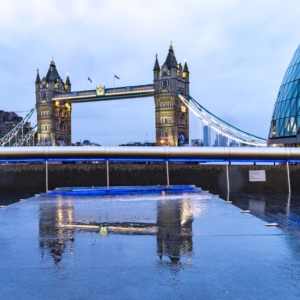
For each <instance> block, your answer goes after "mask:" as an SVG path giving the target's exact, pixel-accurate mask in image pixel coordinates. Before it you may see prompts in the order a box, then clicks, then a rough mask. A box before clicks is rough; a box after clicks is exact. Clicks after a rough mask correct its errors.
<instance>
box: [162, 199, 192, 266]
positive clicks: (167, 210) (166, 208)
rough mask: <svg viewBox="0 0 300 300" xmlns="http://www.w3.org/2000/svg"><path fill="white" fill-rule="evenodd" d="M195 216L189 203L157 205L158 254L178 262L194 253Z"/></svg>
mask: <svg viewBox="0 0 300 300" xmlns="http://www.w3.org/2000/svg"><path fill="white" fill-rule="evenodd" d="M192 221H193V216H192V213H191V210H190V207H189V204H188V202H187V201H185V200H183V201H163V200H162V201H159V202H158V205H157V226H158V231H157V253H158V255H159V257H160V258H162V256H164V255H166V256H169V258H170V259H171V261H172V262H178V261H179V260H180V257H181V256H182V255H184V254H189V253H191V251H192V247H193V244H192Z"/></svg>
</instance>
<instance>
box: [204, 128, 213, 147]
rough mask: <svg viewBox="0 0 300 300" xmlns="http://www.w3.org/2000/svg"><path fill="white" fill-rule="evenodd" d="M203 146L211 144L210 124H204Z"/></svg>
mask: <svg viewBox="0 0 300 300" xmlns="http://www.w3.org/2000/svg"><path fill="white" fill-rule="evenodd" d="M203 146H204V147H210V146H211V128H210V126H203Z"/></svg>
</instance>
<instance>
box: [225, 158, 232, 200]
mask: <svg viewBox="0 0 300 300" xmlns="http://www.w3.org/2000/svg"><path fill="white" fill-rule="evenodd" d="M226 179H227V201H226V202H225V203H226V204H231V203H232V201H230V200H229V192H230V190H229V171H228V161H226Z"/></svg>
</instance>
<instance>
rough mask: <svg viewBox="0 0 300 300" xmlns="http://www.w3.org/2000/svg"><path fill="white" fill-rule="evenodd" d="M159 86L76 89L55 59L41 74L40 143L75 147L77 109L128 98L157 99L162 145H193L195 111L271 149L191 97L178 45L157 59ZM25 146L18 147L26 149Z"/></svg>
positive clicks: (230, 133) (222, 129) (241, 139)
mask: <svg viewBox="0 0 300 300" xmlns="http://www.w3.org/2000/svg"><path fill="white" fill-rule="evenodd" d="M153 75H154V82H153V84H146V85H138V86H126V87H116V88H105V87H103V86H101V85H100V86H98V87H97V88H96V89H95V90H86V91H73V92H72V91H71V81H70V78H69V75H68V74H67V77H66V81H65V82H64V81H63V80H62V79H61V77H60V76H59V74H58V71H57V69H56V65H55V62H54V61H53V60H52V61H51V63H50V68H49V70H48V72H47V75H46V76H45V77H43V78H42V79H40V75H39V71H38V73H37V77H36V81H35V87H36V109H37V121H38V125H37V134H38V145H48V146H50V145H52V146H55V145H62V146H65V145H66V146H71V145H72V130H71V110H72V105H73V104H76V103H83V102H95V101H99V102H101V101H110V100H124V99H129V98H142V97H154V102H155V126H156V144H157V145H163V146H180V145H183V144H188V143H189V110H191V112H193V114H195V115H196V117H197V118H198V119H200V120H201V121H203V122H204V123H205V124H206V125H207V126H209V127H210V128H212V129H213V130H214V131H216V132H217V133H219V134H221V135H223V136H225V137H227V138H228V139H231V140H233V141H235V142H237V143H240V144H246V145H252V146H266V140H265V139H263V138H259V137H257V136H254V135H252V134H250V133H247V132H244V131H242V130H240V129H238V128H236V127H234V126H232V125H230V124H228V123H227V122H225V121H223V120H221V119H220V118H218V117H217V116H215V115H214V114H212V113H210V112H209V111H208V110H207V109H205V108H204V107H203V106H202V105H201V104H199V103H198V102H197V101H196V100H195V99H194V98H192V97H191V96H190V93H189V84H190V82H189V69H188V66H187V62H186V61H185V62H184V66H182V65H181V64H180V63H177V60H176V57H175V54H174V50H173V46H172V45H171V46H170V48H169V53H168V55H167V58H166V61H165V62H164V64H163V65H162V66H161V67H160V65H159V62H158V59H157V57H156V60H155V65H154V69H153ZM22 144H23V143H22V142H18V143H16V145H18V146H19V145H22Z"/></svg>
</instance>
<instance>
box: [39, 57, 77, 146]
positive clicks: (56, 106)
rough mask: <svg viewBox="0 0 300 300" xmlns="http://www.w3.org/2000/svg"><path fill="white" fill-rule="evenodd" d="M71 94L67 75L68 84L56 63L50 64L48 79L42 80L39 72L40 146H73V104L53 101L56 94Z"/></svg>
mask: <svg viewBox="0 0 300 300" xmlns="http://www.w3.org/2000/svg"><path fill="white" fill-rule="evenodd" d="M68 92H71V82H70V78H69V75H68V74H67V78H66V83H64V82H63V80H62V79H61V78H60V76H59V74H58V71H57V69H56V66H55V62H54V61H53V59H52V61H51V62H50V67H49V70H48V72H47V75H46V77H43V79H42V80H41V79H40V75H39V70H38V71H37V76H36V81H35V94H36V112H37V124H38V141H37V144H38V145H41V146H42V145H43V146H71V145H72V138H71V104H70V103H65V102H64V101H59V102H58V101H56V102H54V101H53V100H52V98H53V95H54V94H57V93H59V94H62V93H68Z"/></svg>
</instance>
